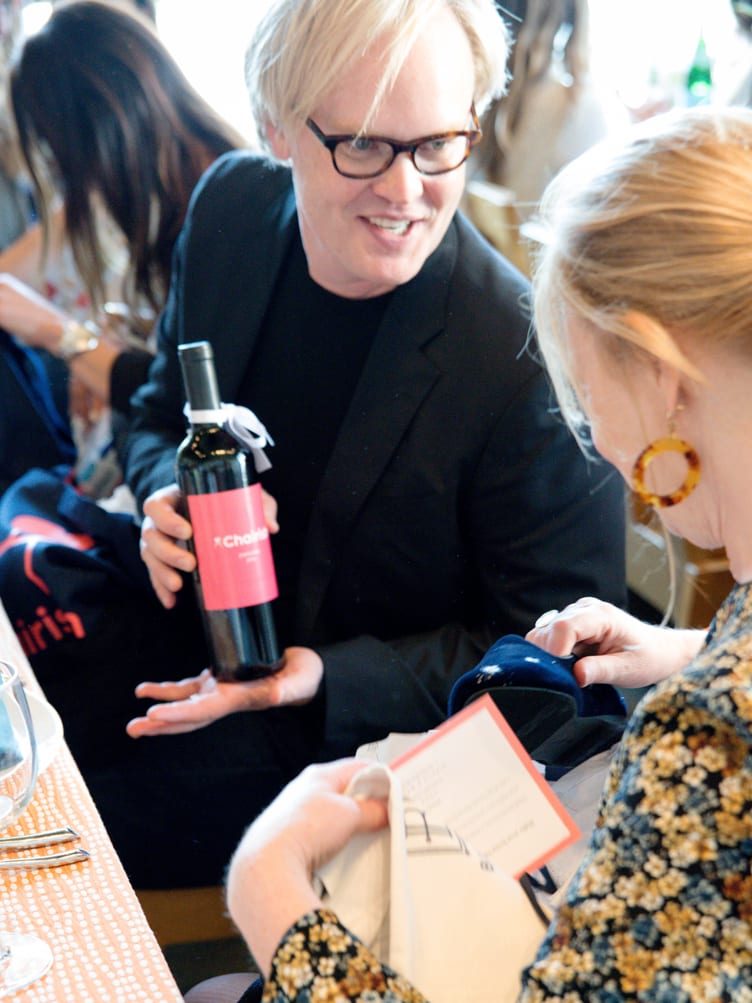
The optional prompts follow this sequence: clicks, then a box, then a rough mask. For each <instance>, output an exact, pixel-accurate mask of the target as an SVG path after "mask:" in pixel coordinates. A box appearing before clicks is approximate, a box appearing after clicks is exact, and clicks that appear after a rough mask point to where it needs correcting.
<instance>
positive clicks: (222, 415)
mask: <svg viewBox="0 0 752 1003" xmlns="http://www.w3.org/2000/svg"><path fill="white" fill-rule="evenodd" d="M184 411H185V414H186V416H187V418H188V420H189V421H190V422H192V423H193V424H196V425H224V426H225V428H226V429H227V431H228V432H229V433H230V435H231V436H233V438H235V439H237V440H238V442H239V443H240V444H241V446H245V448H246V449H248V450H250V451H251V453H252V455H253V465H254V466H255V468H256V473H257V474H262V473H263V472H264V471H265V470H269V468H270V467H271V461H270V460H269V457H268V456H267V455H266V453H265V452H264V448H265V447H266V446H273V445H274V439H272V437H271V436H270V435H269V433H268V432H267V430H266V427H265V426H264V424H263V423H262V422H261V420H260V419H259V418H258V417H257V416H256V415H255V414H254V413H253V411H251V409H250V408H247V407H242V405H240V404H225V403H224V402H223V403H222V405H221V406H220V407H219V408H217V409H215V410H209V411H196V410H192V409H191V408H190V407H189V406H188V405H187V404H186V406H185V408H184Z"/></svg>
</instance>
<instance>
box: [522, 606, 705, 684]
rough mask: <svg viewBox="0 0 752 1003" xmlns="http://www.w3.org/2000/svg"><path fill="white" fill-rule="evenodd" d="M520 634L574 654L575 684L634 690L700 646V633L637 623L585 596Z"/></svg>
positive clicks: (688, 657) (679, 666)
mask: <svg viewBox="0 0 752 1003" xmlns="http://www.w3.org/2000/svg"><path fill="white" fill-rule="evenodd" d="M543 619H544V618H541V620H543ZM526 637H527V640H528V641H532V642H533V644H537V645H538V646H539V647H541V648H544V649H545V650H546V651H549V652H550V653H551V654H552V655H571V654H575V655H578V656H580V657H579V658H578V660H577V661H576V662H575V666H574V674H575V677H576V679H577V681H578V682H579V684H580V686H588V685H590V684H591V683H611V684H612V685H616V686H625V687H628V688H634V687H639V686H648V685H652V684H653V683H656V682H658V681H659V680H661V679H665V678H666V677H667V676H670V675H672V674H673V673H674V672H677V671H678V670H679V669H682V668H683V667H684V666H685V665H687V664H688V663H689V662H690V661H691V660H692V659H693V658H694V657H695V655H696V654H697V652H698V651H699V650H700V646H701V645H702V642H703V640H704V638H705V631H702V630H672V629H671V628H668V627H658V626H656V625H654V624H649V623H643V622H642V621H641V620H638V619H637V618H636V617H633V616H630V614H629V613H625V612H624V610H621V609H619V608H618V607H617V606H612V605H611V604H610V603H606V602H601V600H599V599H591V598H585V599H579V600H578V601H577V602H576V603H572V604H571V605H570V606H567V607H566V609H563V610H561V612H556V614H555V616H553V615H552V616H551V617H546V618H545V623H543V625H542V626H540V627H534V628H533V629H532V630H531V631H528V633H527V635H526Z"/></svg>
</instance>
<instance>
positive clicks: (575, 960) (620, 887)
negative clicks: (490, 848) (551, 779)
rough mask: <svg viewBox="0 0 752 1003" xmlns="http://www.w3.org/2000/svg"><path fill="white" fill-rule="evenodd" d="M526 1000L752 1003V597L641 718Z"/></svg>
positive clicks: (659, 689) (527, 980) (740, 597)
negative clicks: (722, 1002)
mask: <svg viewBox="0 0 752 1003" xmlns="http://www.w3.org/2000/svg"><path fill="white" fill-rule="evenodd" d="M523 984H524V987H525V988H524V991H523V994H522V998H521V999H522V1001H523V1003H543V1001H545V1003H555V1001H560V1003H581V1001H582V1003H584V1001H587V1003H621V1001H624V1000H640V1001H654V1003H701V1001H708V1003H710V1001H713V1003H716V1001H729V1003H731V1001H733V1003H752V586H739V587H737V589H736V590H735V591H734V592H733V593H732V595H731V597H730V598H729V600H727V602H726V603H725V604H724V606H723V607H722V610H721V612H720V613H719V615H718V617H717V618H716V621H715V623H714V625H713V628H711V632H710V634H709V636H708V639H707V641H706V645H705V647H704V648H703V650H702V651H701V652H700V654H699V655H698V657H697V658H696V659H695V661H694V662H693V663H692V664H691V665H690V666H688V667H687V669H685V670H684V671H683V672H681V673H679V674H677V675H676V676H674V677H672V678H671V679H670V680H667V681H666V682H664V683H662V684H660V685H659V686H656V687H655V688H654V689H653V690H652V691H651V692H650V693H649V694H648V695H647V697H646V698H645V699H644V700H643V701H642V703H641V704H640V705H639V706H638V708H637V709H636V711H635V713H634V715H633V717H632V720H631V721H630V725H629V728H628V730H627V732H626V733H625V737H624V739H623V741H622V746H621V748H620V750H619V753H618V755H617V759H616V762H615V764H614V768H613V770H612V773H611V776H610V777H609V782H608V783H607V786H606V790H605V794H604V801H603V804H602V806H601V813H600V817H599V822H598V827H597V828H596V831H595V833H594V836H593V839H592V840H591V844H590V847H589V850H588V853H587V855H586V857H585V860H584V861H583V864H582V866H581V868H580V870H579V872H578V874H577V876H576V878H575V880H574V881H573V883H572V885H571V887H570V889H569V890H568V894H567V896H566V899H565V901H564V903H563V905H562V906H561V907H560V908H559V910H558V912H557V914H556V917H555V919H554V922H553V923H552V925H551V927H550V929H549V932H548V935H547V937H546V940H545V941H544V943H543V945H542V947H541V950H540V952H539V954H538V957H537V959H536V961H535V962H534V964H533V965H532V966H531V968H530V969H528V971H527V973H526V974H525V977H524V979H523Z"/></svg>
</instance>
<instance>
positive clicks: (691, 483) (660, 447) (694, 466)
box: [632, 435, 700, 508]
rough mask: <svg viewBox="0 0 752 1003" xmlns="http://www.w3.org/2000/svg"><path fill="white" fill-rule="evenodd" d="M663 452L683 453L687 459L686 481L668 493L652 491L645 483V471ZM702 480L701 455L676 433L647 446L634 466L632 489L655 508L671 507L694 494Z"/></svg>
mask: <svg viewBox="0 0 752 1003" xmlns="http://www.w3.org/2000/svg"><path fill="white" fill-rule="evenodd" d="M661 453H681V454H682V456H683V457H684V459H685V460H686V461H687V476H686V477H685V478H684V483H683V484H680V485H679V487H678V488H677V489H676V490H675V491H672V492H671V493H670V494H667V495H657V494H655V493H654V492H653V491H650V490H649V489H648V488H647V487H646V485H645V472H646V471H647V469H648V467H649V466H650V464H651V463H652V462H653V460H654V459H655V458H656V456H660V455H661ZM699 480H700V457H699V456H698V455H697V453H696V452H695V450H694V449H693V448H692V446H690V444H689V443H688V442H685V441H684V439H680V438H679V437H678V436H676V435H668V436H666V437H665V438H663V439H656V440H655V442H651V443H650V445H649V446H646V447H645V448H644V449H643V451H642V452H641V453H640V455H639V456H638V457H637V459H636V460H635V462H634V466H633V467H632V489H633V491H634V493H635V494H636V495H637V496H638V497H639V498H640V499H642V501H644V502H645V503H646V504H647V505H652V506H653V507H654V508H670V507H671V506H672V505H678V504H679V502H683V501H684V499H685V498H687V497H688V496H689V495H691V494H692V492H693V491H694V489H695V488H696V487H697V485H698V483H699Z"/></svg>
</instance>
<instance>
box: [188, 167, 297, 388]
mask: <svg viewBox="0 0 752 1003" xmlns="http://www.w3.org/2000/svg"><path fill="white" fill-rule="evenodd" d="M257 212H258V215H257V218H256V219H254V231H257V232H254V233H252V234H251V235H250V236H249V235H248V234H247V233H245V234H244V235H243V241H242V243H243V247H244V248H247V249H249V250H246V251H245V253H244V255H243V256H242V257H241V255H240V254H238V264H237V267H236V268H235V269H233V274H232V275H231V276H224V277H223V281H222V284H221V288H222V295H223V296H224V297H225V300H226V302H225V304H224V305H223V308H222V312H223V317H224V320H223V330H222V339H223V340H224V341H226V342H230V343H231V344H232V346H233V351H231V352H230V351H223V352H221V353H218V356H217V360H216V365H217V379H218V381H219V385H220V387H222V389H223V392H224V393H226V394H227V396H228V399H230V400H234V399H235V395H236V392H237V389H238V386H239V384H240V382H241V381H242V379H243V376H244V374H245V372H246V369H247V367H248V364H249V362H250V359H251V355H252V353H253V349H254V346H255V344H256V339H257V337H258V335H259V332H260V330H261V325H262V323H263V321H264V317H265V316H266V311H267V308H268V305H269V300H270V299H271V296H272V293H273V292H274V289H275V287H276V282H277V276H278V275H279V270H280V268H281V267H282V262H283V260H284V258H285V255H286V254H287V252H288V249H289V247H290V242H291V240H292V238H293V235H294V233H295V230H296V227H297V225H298V224H297V215H296V210H295V197H294V194H293V190H292V186H291V185H289V184H288V185H287V186H286V188H285V189H284V191H282V192H281V193H280V194H279V195H278V196H277V197H275V198H271V199H269V201H268V203H267V204H266V205H264V206H259V207H257ZM250 250H252V251H253V253H250ZM249 290H252V292H250V293H249ZM213 321H214V319H213V317H207V318H206V323H207V326H208V329H209V330H211V325H212V323H213Z"/></svg>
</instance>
